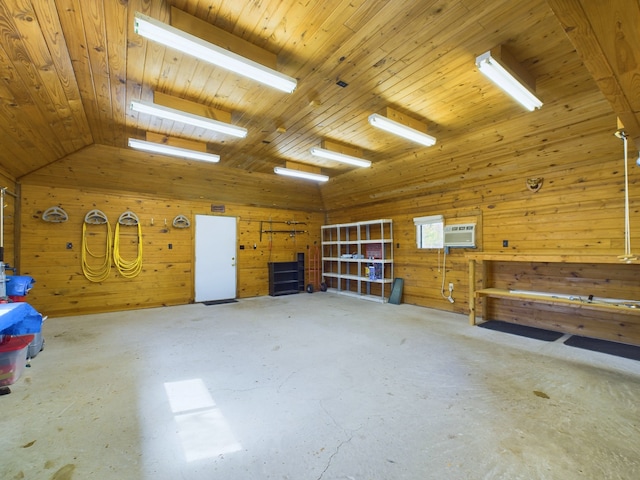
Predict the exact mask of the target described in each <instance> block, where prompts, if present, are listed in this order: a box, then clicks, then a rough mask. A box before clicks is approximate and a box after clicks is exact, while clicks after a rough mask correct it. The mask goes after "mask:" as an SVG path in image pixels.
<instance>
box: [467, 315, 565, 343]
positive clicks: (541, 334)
mask: <svg viewBox="0 0 640 480" xmlns="http://www.w3.org/2000/svg"><path fill="white" fill-rule="evenodd" d="M478 326H479V327H482V328H488V329H489V330H495V331H497V332H503V333H510V334H512V335H519V336H521V337H528V338H534V339H536V340H542V341H545V342H555V341H556V340H558V339H559V338H560V337H562V336H563V335H564V334H563V333H561V332H554V331H553V330H545V329H544V328H536V327H529V326H527V325H520V324H517V323H509V322H503V321H501V320H489V321H487V322H484V323H479V324H478Z"/></svg>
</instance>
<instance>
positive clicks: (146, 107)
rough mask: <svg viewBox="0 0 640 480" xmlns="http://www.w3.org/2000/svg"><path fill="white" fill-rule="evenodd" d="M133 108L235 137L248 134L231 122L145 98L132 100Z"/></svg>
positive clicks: (140, 111)
mask: <svg viewBox="0 0 640 480" xmlns="http://www.w3.org/2000/svg"><path fill="white" fill-rule="evenodd" d="M130 106H131V110H133V111H134V112H139V113H145V114H147V115H153V116H156V117H160V118H165V119H167V120H173V121H174V122H180V123H186V124H187V125H193V126H194V127H200V128H206V129H207V130H212V131H214V132H219V133H224V134H227V135H233V136H234V137H238V138H244V137H246V136H247V129H246V128H242V127H237V126H235V125H231V124H230V123H224V122H219V121H218V120H214V119H213V118H207V117H202V116H200V115H194V114H192V113H188V112H183V111H180V110H176V109H175V108H170V107H165V106H164V105H158V104H157V103H153V102H145V101H144V100H132V101H131V105H130Z"/></svg>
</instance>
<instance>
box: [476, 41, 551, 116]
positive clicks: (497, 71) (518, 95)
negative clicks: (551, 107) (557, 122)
mask: <svg viewBox="0 0 640 480" xmlns="http://www.w3.org/2000/svg"><path fill="white" fill-rule="evenodd" d="M476 66H477V67H478V69H479V70H480V71H481V72H482V73H483V74H484V75H486V76H487V77H489V79H490V80H491V81H492V82H494V83H495V84H496V85H498V86H499V87H500V88H502V89H503V90H504V91H505V92H506V93H508V94H509V95H511V97H512V98H513V99H514V100H516V101H518V102H519V103H520V104H522V106H524V107H525V108H526V109H527V110H529V111H533V110H535V109H536V108H540V107H542V102H541V101H540V99H538V97H536V96H535V95H534V94H533V93H532V92H531V91H530V90H529V89H528V88H527V87H526V86H525V85H524V84H523V83H522V82H521V81H520V80H518V79H517V78H516V77H515V76H514V75H513V74H511V73H510V72H509V71H508V70H507V68H505V67H504V66H503V65H501V64H500V63H499V62H498V59H496V58H495V57H493V56H492V55H491V51H488V52H485V53H483V54H482V55H479V56H478V57H477V58H476Z"/></svg>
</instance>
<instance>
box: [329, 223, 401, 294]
mask: <svg viewBox="0 0 640 480" xmlns="http://www.w3.org/2000/svg"><path fill="white" fill-rule="evenodd" d="M322 277H323V279H324V282H325V283H326V285H327V288H328V290H329V291H333V292H337V293H341V294H344V295H351V296H354V297H358V298H364V299H367V300H375V301H379V302H386V301H387V300H388V297H389V295H390V293H391V285H392V283H393V223H392V221H391V220H388V219H383V220H372V221H367V222H356V223H342V224H335V225H325V226H323V227H322Z"/></svg>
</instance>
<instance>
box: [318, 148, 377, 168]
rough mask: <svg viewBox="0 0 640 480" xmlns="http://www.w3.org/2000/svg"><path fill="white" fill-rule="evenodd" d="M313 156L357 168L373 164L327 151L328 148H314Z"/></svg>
mask: <svg viewBox="0 0 640 480" xmlns="http://www.w3.org/2000/svg"><path fill="white" fill-rule="evenodd" d="M310 152H311V155H313V156H315V157H320V158H326V159H328V160H335V161H336V162H341V163H346V164H348V165H353V166H356V167H370V166H371V162H370V161H369V160H364V159H362V158H357V157H352V156H351V155H346V154H344V153H340V152H334V151H333V150H327V149H326V148H319V147H312V148H311V150H310Z"/></svg>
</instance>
